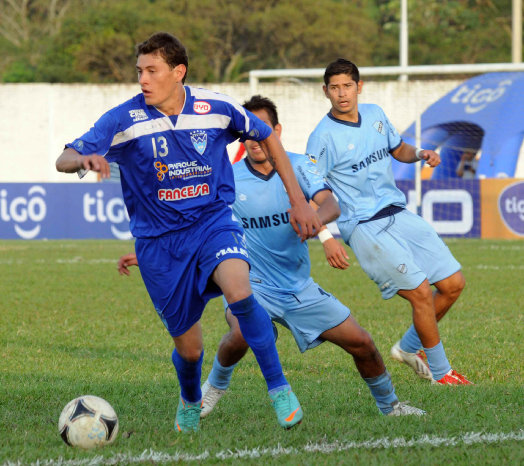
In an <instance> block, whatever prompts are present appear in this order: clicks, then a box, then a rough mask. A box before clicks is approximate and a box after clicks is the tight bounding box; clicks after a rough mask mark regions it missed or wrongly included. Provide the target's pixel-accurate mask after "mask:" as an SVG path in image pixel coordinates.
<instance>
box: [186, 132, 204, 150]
mask: <svg viewBox="0 0 524 466" xmlns="http://www.w3.org/2000/svg"><path fill="white" fill-rule="evenodd" d="M189 134H190V135H191V142H192V143H193V147H194V148H195V149H196V150H197V152H198V153H199V154H200V155H203V154H204V151H205V150H206V147H207V133H206V132H205V131H202V130H197V131H191V133H189Z"/></svg>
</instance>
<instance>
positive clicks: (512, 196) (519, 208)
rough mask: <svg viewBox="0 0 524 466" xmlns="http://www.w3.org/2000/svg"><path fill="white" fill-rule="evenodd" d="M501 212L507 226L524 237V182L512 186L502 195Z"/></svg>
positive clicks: (500, 201)
mask: <svg viewBox="0 0 524 466" xmlns="http://www.w3.org/2000/svg"><path fill="white" fill-rule="evenodd" d="M499 211H500V216H501V217H502V220H503V221H504V223H505V224H506V226H507V227H508V228H509V229H510V230H511V231H512V232H513V233H515V234H516V235H520V236H524V182H522V181H521V182H519V183H515V184H512V185H510V186H508V187H507V188H506V189H505V190H504V191H502V193H500V196H499Z"/></svg>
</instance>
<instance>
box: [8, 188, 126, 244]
mask: <svg viewBox="0 0 524 466" xmlns="http://www.w3.org/2000/svg"><path fill="white" fill-rule="evenodd" d="M0 238H1V239H90V238H93V239H95V238H96V239H102V238H105V239H131V238H132V236H131V233H130V231H129V216H128V214H127V210H126V208H125V205H124V201H123V199H122V189H121V187H120V183H111V182H105V183H0Z"/></svg>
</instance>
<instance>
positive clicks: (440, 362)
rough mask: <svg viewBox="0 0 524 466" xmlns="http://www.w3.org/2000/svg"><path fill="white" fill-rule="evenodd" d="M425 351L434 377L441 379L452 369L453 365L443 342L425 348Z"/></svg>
mask: <svg viewBox="0 0 524 466" xmlns="http://www.w3.org/2000/svg"><path fill="white" fill-rule="evenodd" d="M424 351H425V352H426V356H427V357H428V364H429V369H430V370H431V373H432V374H433V378H434V379H435V380H440V379H441V378H442V377H444V376H445V375H446V374H447V373H448V372H449V371H450V370H451V365H450V364H449V361H448V358H447V357H446V352H445V351H444V346H443V345H442V342H439V344H438V345H436V346H434V347H433V348H424Z"/></svg>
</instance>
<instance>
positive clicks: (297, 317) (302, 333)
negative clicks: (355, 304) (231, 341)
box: [224, 279, 351, 353]
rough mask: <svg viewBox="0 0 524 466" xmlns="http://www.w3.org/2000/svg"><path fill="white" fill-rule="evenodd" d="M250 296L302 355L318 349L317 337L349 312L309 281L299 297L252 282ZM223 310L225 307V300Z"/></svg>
mask: <svg viewBox="0 0 524 466" xmlns="http://www.w3.org/2000/svg"><path fill="white" fill-rule="evenodd" d="M251 287H252V288H253V295H254V296H255V298H256V300H257V301H258V302H259V304H260V305H261V306H262V307H263V308H264V309H265V310H266V312H267V313H268V314H269V317H270V318H271V320H272V321H274V322H278V323H279V324H282V325H283V326H284V327H286V328H288V329H289V330H290V331H291V333H292V334H293V336H294V337H295V341H296V343H297V346H298V349H299V350H300V352H301V353H303V352H304V351H306V350H308V349H311V348H314V347H315V346H318V345H320V344H321V343H322V342H323V341H324V340H323V339H322V338H320V335H321V334H322V333H324V332H325V331H326V330H329V329H332V328H334V327H336V326H337V325H340V324H341V323H342V322H344V321H345V320H346V319H347V318H348V317H349V316H350V314H351V313H350V311H349V309H348V308H347V307H346V306H344V305H343V304H342V303H341V302H340V301H339V300H338V299H337V298H335V297H334V296H332V295H330V294H329V293H327V292H325V291H324V290H323V289H322V288H321V287H320V286H319V285H318V284H317V283H315V282H314V281H313V279H310V280H309V281H308V283H307V285H306V286H305V287H304V288H303V289H302V290H301V291H300V292H298V293H290V292H289V291H283V290H280V289H278V288H272V287H266V286H264V285H262V284H257V283H254V282H251ZM224 306H225V307H227V303H226V302H225V300H224Z"/></svg>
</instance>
